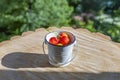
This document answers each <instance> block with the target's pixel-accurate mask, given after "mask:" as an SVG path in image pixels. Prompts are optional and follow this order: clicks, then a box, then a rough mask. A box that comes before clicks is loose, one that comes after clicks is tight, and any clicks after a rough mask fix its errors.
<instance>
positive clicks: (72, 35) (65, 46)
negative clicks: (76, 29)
mask: <svg viewBox="0 0 120 80" xmlns="http://www.w3.org/2000/svg"><path fill="white" fill-rule="evenodd" d="M53 32H57V33H58V32H67V33H70V34H71V35H72V36H73V37H74V40H73V41H72V42H71V43H69V44H67V45H63V46H57V45H54V44H51V43H49V42H48V41H47V39H46V37H47V35H48V34H50V33H53ZM45 42H47V43H48V44H50V45H52V46H55V47H66V46H69V45H71V44H73V43H74V42H76V37H75V36H74V35H73V33H71V32H69V31H65V30H57V31H52V32H49V33H47V34H46V35H45Z"/></svg>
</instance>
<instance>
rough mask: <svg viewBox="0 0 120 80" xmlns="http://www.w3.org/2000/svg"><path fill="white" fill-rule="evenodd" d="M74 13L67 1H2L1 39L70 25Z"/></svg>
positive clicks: (0, 2)
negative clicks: (29, 31) (44, 28)
mask: <svg viewBox="0 0 120 80" xmlns="http://www.w3.org/2000/svg"><path fill="white" fill-rule="evenodd" d="M72 11H73V9H72V7H69V6H68V3H67V1H66V0H1V1H0V31H1V33H0V37H3V36H4V37H5V36H11V35H18V34H21V33H22V32H24V31H28V30H35V29H36V28H38V27H48V26H64V25H68V23H69V22H70V16H71V13H72ZM7 38H8V37H5V38H2V39H0V41H1V40H3V39H7Z"/></svg>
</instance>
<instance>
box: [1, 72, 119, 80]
mask: <svg viewBox="0 0 120 80" xmlns="http://www.w3.org/2000/svg"><path fill="white" fill-rule="evenodd" d="M0 80H120V73H119V72H101V73H98V74H96V73H87V72H40V71H37V72H35V71H15V70H0Z"/></svg>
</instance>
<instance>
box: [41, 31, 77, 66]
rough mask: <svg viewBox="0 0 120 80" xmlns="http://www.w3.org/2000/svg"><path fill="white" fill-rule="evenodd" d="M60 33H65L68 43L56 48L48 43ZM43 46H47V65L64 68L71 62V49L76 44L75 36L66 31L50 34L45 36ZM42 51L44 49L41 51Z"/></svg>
mask: <svg viewBox="0 0 120 80" xmlns="http://www.w3.org/2000/svg"><path fill="white" fill-rule="evenodd" d="M60 32H65V33H67V34H68V36H69V38H70V41H71V42H70V43H69V44H68V45H65V46H57V45H52V44H50V43H49V39H50V38H51V37H56V36H57V34H59V33H60ZM45 44H47V46H48V58H49V63H50V64H51V65H53V66H57V67H58V66H66V65H68V64H69V63H70V62H71V61H72V60H73V58H74V57H73V54H72V52H73V47H74V45H75V44H76V38H75V36H74V35H73V34H72V33H70V32H67V31H56V32H50V33H48V34H47V35H46V36H45ZM43 50H44V49H43ZM44 52H45V51H44Z"/></svg>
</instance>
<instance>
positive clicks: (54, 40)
mask: <svg viewBox="0 0 120 80" xmlns="http://www.w3.org/2000/svg"><path fill="white" fill-rule="evenodd" d="M49 42H50V43H51V44H53V45H57V44H58V42H59V40H58V39H57V37H51V38H50V40H49Z"/></svg>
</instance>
